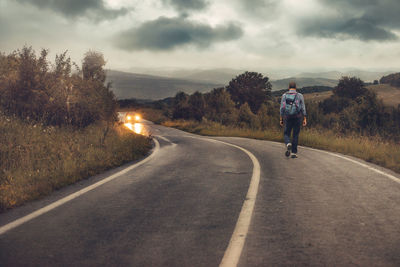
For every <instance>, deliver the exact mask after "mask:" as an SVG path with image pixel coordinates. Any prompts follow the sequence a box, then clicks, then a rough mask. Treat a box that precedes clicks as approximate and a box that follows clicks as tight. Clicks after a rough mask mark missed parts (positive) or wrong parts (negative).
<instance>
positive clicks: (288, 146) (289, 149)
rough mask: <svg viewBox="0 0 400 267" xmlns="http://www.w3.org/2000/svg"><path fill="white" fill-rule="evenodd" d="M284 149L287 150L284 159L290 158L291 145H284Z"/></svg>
mask: <svg viewBox="0 0 400 267" xmlns="http://www.w3.org/2000/svg"><path fill="white" fill-rule="evenodd" d="M286 148H287V150H286V152H285V156H286V157H289V156H290V152H291V151H292V144H291V143H288V144H287V145H286Z"/></svg>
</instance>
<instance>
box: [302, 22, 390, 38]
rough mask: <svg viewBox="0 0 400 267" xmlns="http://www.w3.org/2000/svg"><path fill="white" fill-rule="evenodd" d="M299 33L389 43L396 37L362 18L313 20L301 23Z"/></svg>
mask: <svg viewBox="0 0 400 267" xmlns="http://www.w3.org/2000/svg"><path fill="white" fill-rule="evenodd" d="M299 30H300V31H299V33H300V34H301V35H305V36H314V37H323V38H337V39H359V40H362V41H378V40H380V41H390V40H396V39H397V36H396V35H395V34H394V33H392V32H391V31H389V30H386V29H384V28H382V27H379V26H377V25H375V24H373V23H371V22H370V21H368V20H365V19H363V18H355V19H348V20H346V19H337V18H331V19H327V18H324V19H315V20H308V21H303V22H302V23H301V26H299Z"/></svg>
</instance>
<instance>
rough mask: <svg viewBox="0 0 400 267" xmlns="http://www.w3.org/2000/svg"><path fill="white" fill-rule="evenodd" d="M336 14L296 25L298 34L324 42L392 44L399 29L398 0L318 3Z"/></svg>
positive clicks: (323, 1) (354, 0) (329, 1)
mask: <svg viewBox="0 0 400 267" xmlns="http://www.w3.org/2000/svg"><path fill="white" fill-rule="evenodd" d="M320 1H321V3H322V4H324V5H325V6H327V7H328V8H331V9H334V10H336V13H337V14H338V15H337V16H336V17H332V16H324V17H317V18H314V19H307V20H304V21H302V22H301V23H300V24H299V33H300V34H302V35H306V36H317V37H324V38H343V39H359V40H363V41H392V40H396V39H398V36H397V35H396V34H395V33H394V32H393V31H394V30H398V29H400V19H399V17H398V14H399V13H400V2H399V1H398V0H380V1H377V0H353V1H348V0H336V1H331V0H320Z"/></svg>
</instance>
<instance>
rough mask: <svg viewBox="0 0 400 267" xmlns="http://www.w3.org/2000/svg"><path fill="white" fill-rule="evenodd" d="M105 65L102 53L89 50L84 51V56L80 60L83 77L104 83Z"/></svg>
mask: <svg viewBox="0 0 400 267" xmlns="http://www.w3.org/2000/svg"><path fill="white" fill-rule="evenodd" d="M105 65H106V61H105V60H104V56H103V54H102V53H100V52H97V51H92V50H89V51H88V52H86V53H85V57H84V59H83V61H82V74H83V79H85V80H89V79H91V80H95V81H99V82H102V83H104V82H105V81H106V71H105V70H104V66H105Z"/></svg>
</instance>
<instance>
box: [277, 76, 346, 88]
mask: <svg viewBox="0 0 400 267" xmlns="http://www.w3.org/2000/svg"><path fill="white" fill-rule="evenodd" d="M291 81H294V82H296V84H297V88H301V87H309V86H329V87H335V86H336V85H337V84H338V80H333V79H326V78H298V77H292V78H286V79H281V80H275V81H271V84H272V90H273V91H276V90H282V89H286V88H288V85H289V82H291Z"/></svg>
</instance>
